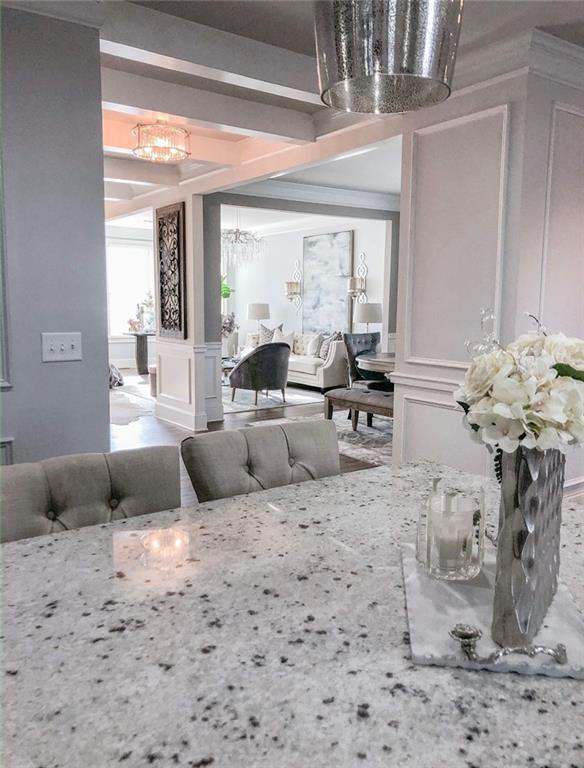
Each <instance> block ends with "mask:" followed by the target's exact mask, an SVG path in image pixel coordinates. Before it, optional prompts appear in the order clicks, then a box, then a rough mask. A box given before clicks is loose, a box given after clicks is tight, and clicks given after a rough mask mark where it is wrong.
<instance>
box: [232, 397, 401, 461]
mask: <svg viewBox="0 0 584 768" xmlns="http://www.w3.org/2000/svg"><path fill="white" fill-rule="evenodd" d="M314 419H324V414H323V415H318V416H291V417H290V418H287V419H267V420H266V421H255V422H249V423H248V424H247V425H246V426H248V427H262V426H264V427H266V426H269V425H270V424H289V423H290V422H294V421H314ZM333 421H334V423H335V426H336V428H337V435H338V438H339V453H341V454H342V455H343V456H348V457H349V458H351V459H359V460H360V461H365V462H367V463H368V464H373V465H374V466H376V467H378V466H383V465H387V464H391V454H392V450H391V448H392V440H393V419H389V418H386V417H385V416H374V417H373V426H372V427H368V426H366V423H365V414H363V415H362V422H359V426H358V429H357V431H356V432H353V430H352V429H351V421H350V419H347V411H335V412H334V414H333Z"/></svg>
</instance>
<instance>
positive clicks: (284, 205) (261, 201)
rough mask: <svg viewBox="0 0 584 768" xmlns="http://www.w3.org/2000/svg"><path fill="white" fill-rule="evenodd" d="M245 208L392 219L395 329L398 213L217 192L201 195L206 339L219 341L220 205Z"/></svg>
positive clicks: (391, 323) (392, 321) (391, 313)
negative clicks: (202, 196)
mask: <svg viewBox="0 0 584 768" xmlns="http://www.w3.org/2000/svg"><path fill="white" fill-rule="evenodd" d="M222 204H223V205H238V206H241V207H242V208H243V207H248V208H270V209H273V210H278V211H297V212H301V213H316V214H321V215H323V216H346V217H347V218H350V219H380V220H385V221H391V222H392V225H393V226H392V243H391V246H392V247H391V255H392V265H391V287H390V305H389V324H388V328H389V332H390V333H394V332H395V326H396V312H397V275H398V253H399V213H396V212H395V211H379V210H373V209H370V208H359V207H352V206H344V205H330V204H319V203H309V202H301V201H296V200H283V199H276V198H268V197H259V196H255V195H242V194H237V193H236V192H216V193H215V194H212V195H205V196H204V198H203V222H204V223H203V238H204V252H205V341H207V342H212V341H220V340H221V298H220V295H219V281H220V279H221V274H220V272H221V205H222Z"/></svg>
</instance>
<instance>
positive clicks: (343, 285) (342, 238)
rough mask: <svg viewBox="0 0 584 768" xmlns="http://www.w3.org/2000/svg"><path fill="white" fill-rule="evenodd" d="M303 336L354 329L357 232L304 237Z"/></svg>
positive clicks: (349, 231) (350, 231)
mask: <svg viewBox="0 0 584 768" xmlns="http://www.w3.org/2000/svg"><path fill="white" fill-rule="evenodd" d="M303 254H304V269H303V273H304V292H303V304H302V330H303V333H317V332H323V331H329V332H333V331H344V332H349V331H350V330H351V299H350V297H349V296H348V294H347V278H348V277H350V276H351V275H352V274H353V231H352V230H348V231H346V232H334V233H332V234H326V235H310V236H309V237H305V238H304V243H303Z"/></svg>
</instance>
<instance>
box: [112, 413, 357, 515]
mask: <svg viewBox="0 0 584 768" xmlns="http://www.w3.org/2000/svg"><path fill="white" fill-rule="evenodd" d="M322 407H323V406H322V403H312V404H310V405H291V406H279V407H276V408H264V409H261V410H258V411H245V412H242V413H226V414H225V421H217V422H213V423H211V424H209V431H210V432H215V431H218V430H222V429H241V428H242V427H245V425H246V424H249V423H252V422H254V421H266V420H270V419H285V418H289V417H291V416H316V415H319V414H321V413H322ZM191 434H192V432H189V431H188V430H187V429H183V428H182V427H178V426H176V425H175V424H170V423H169V422H166V421H162V420H161V419H157V418H156V416H150V415H148V416H142V417H141V418H139V419H137V421H133V422H131V423H130V424H126V425H124V426H120V425H117V424H112V425H111V437H110V444H111V450H112V451H121V450H125V449H128V448H144V447H146V446H149V445H180V443H181V441H182V440H184V439H185V437H188V436H189V435H191ZM371 466H372V465H371V464H368V463H367V462H365V461H360V460H359V459H353V458H350V457H349V456H343V455H342V454H341V472H343V473H345V472H356V471H357V470H360V469H369V468H370V467H371ZM181 496H182V504H183V506H189V504H193V503H195V501H196V498H195V494H194V492H193V488H192V485H191V481H190V480H189V477H188V475H187V473H186V470H185V468H184V466H183V464H182V462H181Z"/></svg>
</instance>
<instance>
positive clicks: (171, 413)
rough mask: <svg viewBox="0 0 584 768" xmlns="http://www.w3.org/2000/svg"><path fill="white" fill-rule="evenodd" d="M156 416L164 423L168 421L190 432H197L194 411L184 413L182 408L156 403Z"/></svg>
mask: <svg viewBox="0 0 584 768" xmlns="http://www.w3.org/2000/svg"><path fill="white" fill-rule="evenodd" d="M154 414H155V415H156V417H157V418H158V419H162V421H168V422H170V423H171V424H176V426H177V427H183V429H187V430H188V431H189V432H194V431H195V428H196V427H195V414H194V413H193V412H192V411H184V410H182V409H181V408H175V407H173V406H172V405H167V404H166V403H160V402H158V401H157V402H156V407H155V409H154Z"/></svg>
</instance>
